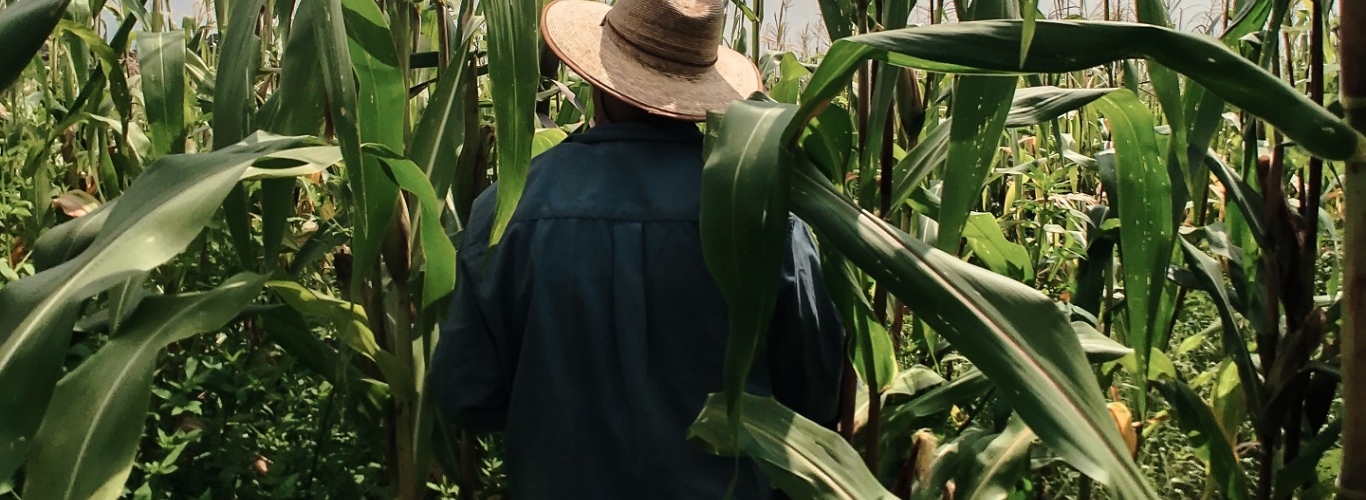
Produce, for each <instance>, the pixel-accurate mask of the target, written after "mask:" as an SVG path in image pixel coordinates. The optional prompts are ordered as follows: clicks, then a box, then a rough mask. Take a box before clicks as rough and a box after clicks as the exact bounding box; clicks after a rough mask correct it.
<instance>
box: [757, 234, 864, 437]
mask: <svg viewBox="0 0 1366 500" xmlns="http://www.w3.org/2000/svg"><path fill="white" fill-rule="evenodd" d="M790 226H791V227H790V230H791V232H790V234H789V238H790V242H791V247H790V248H791V251H790V252H789V254H788V257H787V258H786V259H785V261H784V262H783V274H782V280H783V288H782V290H781V291H780V292H779V295H778V303H777V307H776V308H775V310H774V313H775V316H774V318H773V322H772V326H771V328H770V333H769V336H768V355H769V370H770V373H771V375H772V383H773V396H774V398H776V399H777V400H778V401H779V402H780V403H783V404H784V405H786V406H787V407H788V408H791V409H792V410H793V411H796V412H797V413H798V414H801V415H802V416H804V417H806V418H808V419H811V420H812V421H814V422H816V423H818V424H821V425H823V426H827V427H834V425H835V422H836V421H837V420H838V419H839V391H840V380H841V376H842V373H843V372H842V370H843V368H844V356H845V348H844V327H843V325H841V324H840V320H839V314H838V312H837V310H836V309H835V304H834V302H832V301H831V299H830V297H829V296H828V295H827V294H826V291H825V283H824V281H823V280H822V277H821V269H820V254H819V253H818V252H817V250H816V244H815V241H813V240H812V238H811V234H810V232H809V231H808V230H807V227H806V224H805V223H803V222H802V221H801V220H799V219H797V218H796V217H792V218H791V222H790Z"/></svg>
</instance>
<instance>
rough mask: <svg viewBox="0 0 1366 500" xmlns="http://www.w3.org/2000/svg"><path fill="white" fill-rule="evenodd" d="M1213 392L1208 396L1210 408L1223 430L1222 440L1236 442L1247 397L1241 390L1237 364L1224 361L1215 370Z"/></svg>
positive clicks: (1244, 414)
mask: <svg viewBox="0 0 1366 500" xmlns="http://www.w3.org/2000/svg"><path fill="white" fill-rule="evenodd" d="M1215 373H1216V374H1215V376H1214V392H1213V394H1211V395H1210V406H1211V407H1213V408H1214V416H1215V418H1217V419H1218V420H1219V425H1220V426H1221V427H1223V429H1224V438H1225V439H1227V440H1228V441H1229V442H1231V443H1237V442H1238V431H1239V430H1240V429H1239V428H1240V427H1242V425H1243V420H1244V419H1246V418H1247V396H1246V394H1247V393H1245V392H1243V389H1242V387H1241V386H1242V383H1243V382H1242V379H1241V378H1240V377H1239V375H1238V364H1237V363H1234V362H1233V361H1232V360H1228V359H1225V360H1224V361H1221V362H1220V363H1219V366H1218V368H1216V369H1215Z"/></svg>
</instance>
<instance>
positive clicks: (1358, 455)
mask: <svg viewBox="0 0 1366 500" xmlns="http://www.w3.org/2000/svg"><path fill="white" fill-rule="evenodd" d="M1340 5H1341V6H1342V25H1341V27H1340V28H1339V31H1338V32H1339V36H1341V43H1342V48H1341V51H1342V75H1341V76H1342V103H1343V105H1344V107H1345V108H1346V111H1347V120H1348V122H1349V123H1351V124H1352V126H1353V127H1355V128H1356V129H1357V131H1359V132H1361V133H1363V134H1366V4H1363V3H1362V2H1354V1H1344V2H1341V3H1340ZM1346 177H1347V179H1346V181H1345V182H1346V185H1347V187H1346V191H1347V192H1346V202H1347V215H1346V220H1347V222H1346V224H1347V227H1346V232H1347V236H1346V239H1345V241H1344V242H1343V244H1344V245H1345V246H1346V247H1347V251H1346V262H1345V263H1344V266H1343V267H1344V269H1343V281H1344V282H1345V283H1346V290H1345V299H1344V301H1343V305H1342V310H1343V311H1345V315H1346V317H1345V320H1346V321H1345V324H1344V325H1343V328H1342V399H1343V415H1342V419H1343V421H1344V422H1347V425H1346V426H1344V427H1343V430H1342V443H1343V445H1342V476H1341V478H1339V481H1340V483H1341V484H1340V486H1341V488H1342V494H1341V496H1342V497H1343V498H1353V499H1361V498H1366V426H1363V425H1361V423H1362V422H1366V147H1363V146H1362V145H1360V143H1359V144H1358V147H1357V152H1356V155H1355V156H1353V157H1352V158H1350V159H1348V160H1347V175H1346ZM1352 214H1356V215H1352Z"/></svg>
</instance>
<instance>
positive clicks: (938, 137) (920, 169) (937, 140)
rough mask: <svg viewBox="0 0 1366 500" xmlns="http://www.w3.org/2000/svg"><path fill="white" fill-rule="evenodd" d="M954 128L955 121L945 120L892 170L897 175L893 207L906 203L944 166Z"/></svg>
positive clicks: (894, 182) (893, 187) (893, 189)
mask: <svg viewBox="0 0 1366 500" xmlns="http://www.w3.org/2000/svg"><path fill="white" fill-rule="evenodd" d="M952 128H953V119H952V118H949V119H946V120H944V121H943V122H941V123H940V124H939V125H937V126H935V127H934V129H933V130H931V131H930V133H929V134H928V135H926V136H925V139H924V140H922V141H920V143H919V144H916V145H915V147H914V148H911V150H910V151H908V152H907V153H906V156H905V157H903V158H902V159H901V161H898V162H897V163H896V166H895V167H893V168H892V172H893V173H894V174H895V178H894V179H893V180H892V206H893V207H897V206H900V205H901V204H902V203H905V202H906V200H907V199H909V198H910V197H911V195H912V193H914V191H915V189H916V188H917V187H919V186H920V183H921V182H923V181H924V180H925V178H926V177H929V175H930V173H931V172H933V171H934V170H935V169H937V168H939V167H940V166H941V165H943V164H944V161H945V160H946V159H947V158H948V154H949V130H950V129H952ZM941 203H942V200H941ZM936 217H937V214H936Z"/></svg>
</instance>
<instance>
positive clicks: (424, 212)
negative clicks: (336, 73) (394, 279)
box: [365, 129, 564, 309]
mask: <svg viewBox="0 0 1366 500" xmlns="http://www.w3.org/2000/svg"><path fill="white" fill-rule="evenodd" d="M553 130H555V131H559V129H553ZM560 133H562V134H563V133H564V132H560ZM365 151H366V152H367V153H369V154H372V155H375V156H376V157H378V158H379V159H380V161H381V162H382V163H383V164H384V166H385V172H386V173H388V174H389V179H390V180H391V181H393V182H394V183H395V184H397V185H398V187H400V188H402V189H403V190H404V191H407V192H409V193H412V194H413V196H415V197H417V202H418V208H419V210H420V211H421V212H420V216H419V217H418V220H417V232H418V237H419V241H420V242H421V243H422V245H421V248H422V262H423V267H424V277H423V279H422V296H421V297H422V298H421V305H422V308H423V309H427V308H429V307H431V306H432V305H433V304H437V303H438V300H439V299H441V298H443V297H446V296H447V295H449V294H450V293H451V291H452V290H455V246H454V245H452V244H451V240H450V238H447V237H446V231H445V230H444V229H442V227H441V200H440V199H438V198H437V197H436V191H435V190H433V189H432V185H431V183H429V182H427V175H426V173H424V172H423V171H422V169H420V168H418V166H417V164H415V163H413V162H412V160H409V159H407V158H404V157H403V155H400V154H398V153H397V152H395V151H393V150H391V149H388V148H385V147H383V146H380V145H370V144H367V145H365ZM438 309H444V308H441V307H438Z"/></svg>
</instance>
